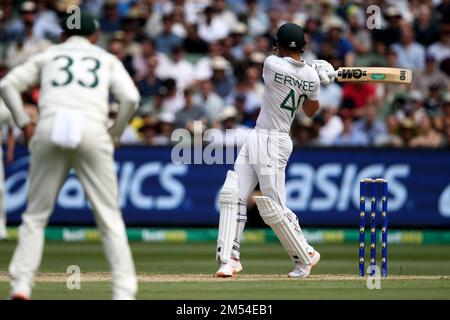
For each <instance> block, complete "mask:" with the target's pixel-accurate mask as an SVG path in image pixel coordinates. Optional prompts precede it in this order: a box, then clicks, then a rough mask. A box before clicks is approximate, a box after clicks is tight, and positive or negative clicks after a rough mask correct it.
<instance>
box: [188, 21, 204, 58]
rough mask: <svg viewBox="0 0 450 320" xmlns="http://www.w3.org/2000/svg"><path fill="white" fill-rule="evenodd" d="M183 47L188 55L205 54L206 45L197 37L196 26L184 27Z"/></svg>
mask: <svg viewBox="0 0 450 320" xmlns="http://www.w3.org/2000/svg"><path fill="white" fill-rule="evenodd" d="M183 47H184V48H185V49H186V51H187V52H189V53H206V52H208V43H207V42H206V41H204V40H202V39H201V38H200V36H199V35H198V26H197V25H196V24H189V25H187V26H186V38H185V39H184V43H183Z"/></svg>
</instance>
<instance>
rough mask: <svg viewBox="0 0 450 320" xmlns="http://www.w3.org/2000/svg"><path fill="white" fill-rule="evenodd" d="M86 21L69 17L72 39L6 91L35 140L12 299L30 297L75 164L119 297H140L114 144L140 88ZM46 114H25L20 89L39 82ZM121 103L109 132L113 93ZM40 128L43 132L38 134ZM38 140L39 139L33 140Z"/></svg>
mask: <svg viewBox="0 0 450 320" xmlns="http://www.w3.org/2000/svg"><path fill="white" fill-rule="evenodd" d="M80 22H81V23H80V28H73V29H71V28H69V25H68V24H67V23H66V21H63V23H62V29H63V30H64V34H63V35H62V37H63V39H64V40H65V41H64V42H63V43H62V44H59V45H55V46H52V47H50V48H49V49H47V50H46V51H44V52H43V53H40V54H38V55H35V56H33V57H32V58H30V60H29V61H27V62H26V63H24V64H23V65H20V66H18V67H16V68H15V69H13V70H12V71H11V72H10V73H9V74H8V75H7V76H6V77H5V78H4V79H3V81H2V82H1V83H0V94H1V96H2V97H3V99H4V101H5V102H6V105H7V106H8V107H9V109H10V110H11V113H12V114H13V117H14V120H15V122H16V123H17V125H18V126H20V127H21V128H22V129H23V131H24V134H25V136H26V138H27V140H28V141H29V148H30V153H31V160H30V180H29V191H28V207H27V209H26V211H25V213H24V214H23V216H22V224H21V226H20V228H19V242H18V246H17V248H16V250H15V252H14V255H13V258H12V261H11V264H10V266H9V272H10V277H11V287H12V288H11V289H12V291H11V298H12V299H28V298H30V296H31V289H32V284H33V277H34V275H35V273H36V271H37V270H38V268H39V265H40V262H41V258H42V253H43V247H44V228H45V226H46V224H47V220H48V218H49V216H50V214H51V213H52V211H53V206H54V203H55V199H56V197H57V195H58V192H59V189H60V188H61V186H62V185H63V183H64V181H65V179H66V177H67V174H68V173H69V170H70V169H72V168H73V169H75V171H76V173H77V176H78V178H79V179H80V182H81V183H82V185H83V186H84V188H85V190H86V193H87V196H88V198H89V201H90V203H91V205H92V208H93V211H94V215H95V218H96V221H97V225H98V228H99V229H100V233H101V236H102V240H103V245H104V249H105V251H106V256H107V258H108V262H109V264H110V267H111V269H112V278H113V298H114V299H134V298H135V295H136V291H137V280H136V274H135V268H134V263H133V260H132V256H131V252H130V249H129V246H128V240H127V236H126V232H125V225H124V222H123V219H122V214H121V211H120V208H119V204H118V188H117V181H116V172H115V167H114V161H113V151H114V143H113V140H116V141H118V138H119V137H120V135H121V134H122V132H123V130H124V127H125V126H126V124H127V122H128V121H129V120H130V118H131V117H132V116H133V114H134V112H135V110H136V108H137V106H138V103H139V93H138V91H137V89H136V87H135V86H134V84H133V81H132V80H131V78H130V76H129V75H128V73H127V72H126V70H125V69H124V67H123V65H122V63H121V62H120V61H119V60H118V59H117V58H116V57H114V56H112V55H111V54H109V53H107V52H106V51H104V50H103V49H101V48H100V47H98V46H96V45H94V43H95V42H96V40H97V38H98V23H97V22H96V21H95V19H94V18H92V17H91V16H90V15H88V14H85V13H81V15H80ZM39 84H40V87H41V95H40V100H39V110H40V118H39V121H38V123H37V125H36V127H35V124H33V123H31V122H30V119H29V117H28V116H27V114H26V113H25V111H24V109H23V106H22V100H21V96H20V93H21V92H23V91H25V90H27V89H28V88H30V87H33V86H36V85H39ZM109 90H111V92H112V94H113V95H114V96H115V97H116V98H117V99H118V101H119V103H120V108H119V112H118V115H117V118H116V121H115V123H114V125H113V127H112V128H111V129H110V131H109V132H108V127H107V123H108V94H109ZM34 132H35V133H34ZM30 139H31V140H30Z"/></svg>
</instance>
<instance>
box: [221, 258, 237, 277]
mask: <svg viewBox="0 0 450 320" xmlns="http://www.w3.org/2000/svg"><path fill="white" fill-rule="evenodd" d="M242 269H243V267H242V264H241V262H240V261H239V260H236V259H231V260H230V261H229V262H226V263H221V264H220V268H219V270H217V272H216V275H215V276H216V278H230V277H232V276H233V275H235V274H237V273H238V272H241V271H242Z"/></svg>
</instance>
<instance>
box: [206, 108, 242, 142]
mask: <svg viewBox="0 0 450 320" xmlns="http://www.w3.org/2000/svg"><path fill="white" fill-rule="evenodd" d="M237 115H238V114H237V111H236V108H234V107H233V106H225V107H224V108H223V109H222V111H221V112H220V113H219V115H218V117H217V121H218V125H217V127H218V128H219V129H220V131H215V130H210V131H209V134H208V135H207V140H208V141H211V142H212V143H213V144H214V145H225V146H237V147H239V148H240V147H242V145H243V144H244V142H245V138H246V137H247V134H248V132H249V131H250V129H249V128H248V127H245V126H242V125H240V124H238V123H237Z"/></svg>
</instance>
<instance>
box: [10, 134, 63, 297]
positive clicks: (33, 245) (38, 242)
mask: <svg viewBox="0 0 450 320" xmlns="http://www.w3.org/2000/svg"><path fill="white" fill-rule="evenodd" d="M37 144H38V145H37ZM30 151H31V160H30V174H29V190H28V206H27V209H26V211H25V213H24V214H23V215H22V223H21V225H20V228H19V241H18V244H17V247H16V250H15V252H14V255H13V258H12V261H11V263H10V265H9V273H10V277H11V296H12V297H13V298H29V297H30V295H31V288H32V285H33V277H34V274H35V273H36V271H37V270H38V268H39V265H40V263H41V259H42V251H43V247H44V229H45V226H46V225H47V220H48V217H49V216H50V214H51V213H52V211H53V206H54V203H55V199H56V196H57V194H58V191H59V189H60V188H61V186H62V184H63V183H64V181H65V179H66V177H67V174H68V171H69V165H68V161H67V157H66V155H65V152H64V151H62V150H61V149H59V148H56V147H54V146H53V145H51V144H49V143H46V142H45V141H39V138H38V137H37V136H35V137H34V138H33V139H32V141H31V144H30Z"/></svg>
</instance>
